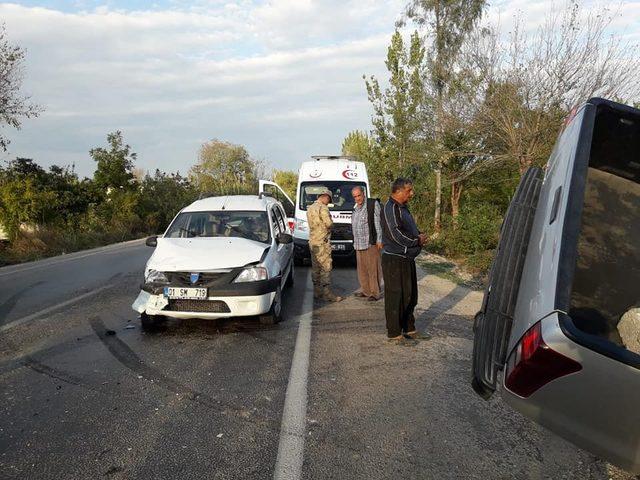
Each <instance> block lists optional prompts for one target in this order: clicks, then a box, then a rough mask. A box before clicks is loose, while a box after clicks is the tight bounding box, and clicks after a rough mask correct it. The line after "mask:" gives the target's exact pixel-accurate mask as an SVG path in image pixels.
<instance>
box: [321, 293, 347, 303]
mask: <svg viewBox="0 0 640 480" xmlns="http://www.w3.org/2000/svg"><path fill="white" fill-rule="evenodd" d="M322 300H324V301H325V302H341V301H342V300H344V298H342V297H340V296H338V295H335V294H333V293H328V294H325V295H323V296H322Z"/></svg>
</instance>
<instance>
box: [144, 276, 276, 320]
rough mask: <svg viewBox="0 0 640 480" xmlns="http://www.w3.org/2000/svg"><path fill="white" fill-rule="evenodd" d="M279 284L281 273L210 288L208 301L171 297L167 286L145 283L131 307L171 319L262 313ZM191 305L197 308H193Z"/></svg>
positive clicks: (268, 307)
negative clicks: (164, 287)
mask: <svg viewBox="0 0 640 480" xmlns="http://www.w3.org/2000/svg"><path fill="white" fill-rule="evenodd" d="M279 284H280V277H279V276H278V277H274V278H271V279H269V280H264V281H259V282H247V283H237V284H231V285H227V286H225V287H223V288H209V291H208V296H207V299H206V300H193V301H189V300H186V301H181V300H171V299H169V298H167V297H166V296H165V295H164V293H163V287H161V286H159V285H155V284H144V285H142V288H141V291H140V293H139V294H138V297H137V298H136V300H135V301H134V302H133V304H132V305H131V308H133V310H135V311H136V312H138V313H141V314H142V313H146V314H147V315H162V316H166V317H171V318H202V319H215V318H229V317H245V316H254V315H261V314H263V313H266V312H268V311H269V309H270V308H271V303H272V302H273V299H274V297H275V295H276V290H277V287H278V285H279ZM165 286H170V285H165ZM178 306H179V308H178ZM190 306H193V308H192V309H190ZM207 310H210V311H207Z"/></svg>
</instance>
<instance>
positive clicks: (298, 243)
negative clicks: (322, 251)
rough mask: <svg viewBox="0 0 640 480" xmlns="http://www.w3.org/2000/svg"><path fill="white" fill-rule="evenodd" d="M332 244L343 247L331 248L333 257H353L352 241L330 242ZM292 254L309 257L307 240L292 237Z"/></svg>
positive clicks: (296, 256)
mask: <svg viewBox="0 0 640 480" xmlns="http://www.w3.org/2000/svg"><path fill="white" fill-rule="evenodd" d="M331 244H332V245H344V248H343V249H340V250H337V249H335V248H334V249H333V250H332V252H331V254H332V256H333V257H339V258H346V257H355V254H356V251H355V250H354V249H353V242H340V241H338V242H331ZM293 254H294V256H295V258H297V259H303V258H311V252H310V251H309V241H308V240H302V239H299V238H294V239H293Z"/></svg>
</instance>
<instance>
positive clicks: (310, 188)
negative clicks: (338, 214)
mask: <svg viewBox="0 0 640 480" xmlns="http://www.w3.org/2000/svg"><path fill="white" fill-rule="evenodd" d="M357 186H360V187H362V188H363V189H364V193H365V195H366V194H367V187H366V185H365V184H364V183H363V182H346V181H345V182H341V181H333V182H305V183H302V185H300V209H301V210H306V209H307V207H308V206H309V205H311V204H312V203H313V202H315V201H316V199H317V198H318V195H319V194H320V192H322V191H323V190H326V189H329V190H331V193H332V195H331V197H332V198H331V203H329V210H334V211H335V210H341V211H345V210H353V207H354V205H355V203H354V201H353V196H352V195H351V190H352V189H353V187H357Z"/></svg>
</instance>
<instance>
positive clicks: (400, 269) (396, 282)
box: [382, 178, 427, 345]
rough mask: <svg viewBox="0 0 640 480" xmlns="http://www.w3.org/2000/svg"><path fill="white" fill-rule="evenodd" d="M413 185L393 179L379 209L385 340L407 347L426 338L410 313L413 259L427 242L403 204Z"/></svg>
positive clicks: (415, 298) (415, 286) (415, 297)
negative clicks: (380, 213) (389, 191)
mask: <svg viewBox="0 0 640 480" xmlns="http://www.w3.org/2000/svg"><path fill="white" fill-rule="evenodd" d="M413 195H414V191H413V182H412V181H411V180H409V179H407V178H397V179H396V180H395V181H394V182H393V186H392V191H391V197H390V198H389V200H388V201H387V203H385V205H384V208H383V209H382V243H383V246H384V248H383V250H382V272H383V276H384V297H385V298H384V309H385V316H386V319H387V337H388V340H389V341H390V342H392V343H395V344H398V345H410V344H413V343H415V342H414V340H419V339H424V338H426V337H425V336H423V335H422V334H420V333H419V332H418V331H417V330H416V321H415V317H414V315H413V310H414V308H415V306H416V304H417V303H418V279H417V276H416V262H415V258H416V257H417V256H418V254H419V253H420V250H421V249H422V246H423V245H424V244H425V243H426V241H427V236H426V235H425V234H423V233H420V231H419V230H418V227H417V225H416V222H415V221H414V219H413V217H412V216H411V213H410V212H409V209H408V208H407V202H408V201H409V200H410V199H411V198H412V197H413Z"/></svg>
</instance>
